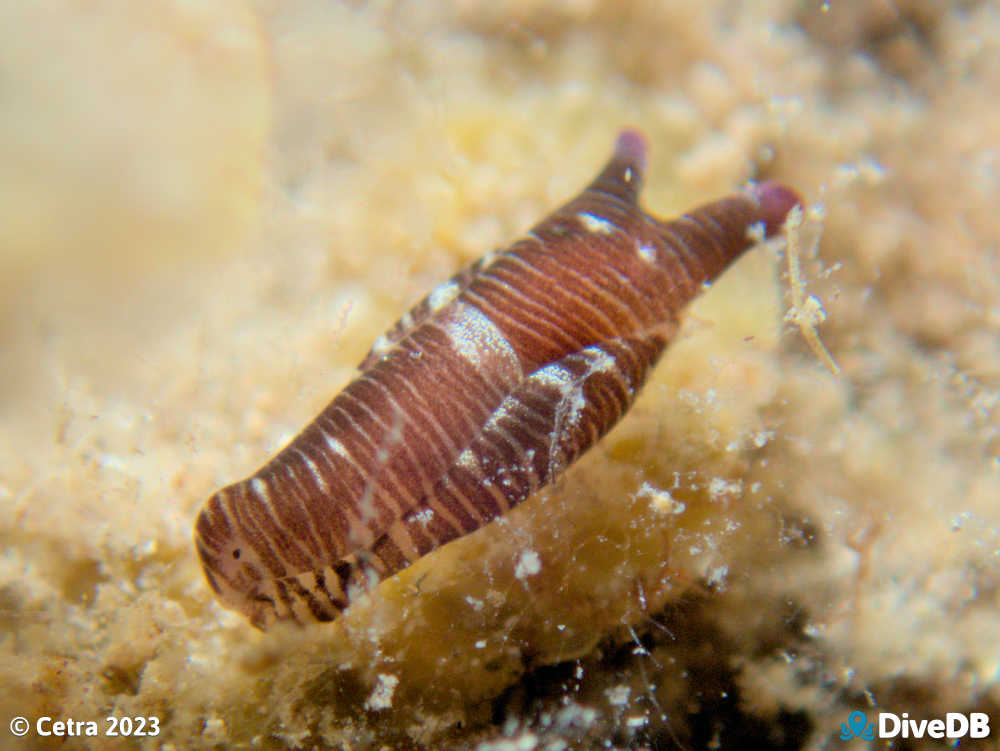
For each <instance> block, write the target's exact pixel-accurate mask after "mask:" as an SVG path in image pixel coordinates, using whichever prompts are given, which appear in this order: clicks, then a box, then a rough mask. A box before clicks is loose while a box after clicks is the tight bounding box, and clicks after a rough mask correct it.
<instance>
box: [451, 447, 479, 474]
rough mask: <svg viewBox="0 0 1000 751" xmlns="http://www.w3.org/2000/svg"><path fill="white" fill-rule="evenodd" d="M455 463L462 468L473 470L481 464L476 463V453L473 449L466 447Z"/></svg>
mask: <svg viewBox="0 0 1000 751" xmlns="http://www.w3.org/2000/svg"><path fill="white" fill-rule="evenodd" d="M455 464H456V465H458V466H459V467H461V468H462V469H468V470H473V469H476V468H477V467H478V466H479V465H478V464H477V463H476V454H475V452H473V450H472V449H465V451H463V452H462V453H461V454H459V455H458V459H456V460H455Z"/></svg>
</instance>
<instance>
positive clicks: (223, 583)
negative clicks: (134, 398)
mask: <svg viewBox="0 0 1000 751" xmlns="http://www.w3.org/2000/svg"><path fill="white" fill-rule="evenodd" d="M645 151H646V149H645V143H644V140H643V138H642V136H641V135H640V134H638V133H636V132H634V131H625V132H623V133H622V134H621V135H620V136H619V138H618V142H617V145H616V148H615V152H614V155H613V156H612V158H611V161H610V162H609V163H608V165H607V166H606V167H605V168H604V170H603V171H602V172H601V173H600V174H599V175H598V176H597V178H596V179H595V180H594V181H593V182H592V183H591V184H590V186H589V187H588V188H587V189H586V190H584V191H583V193H581V194H580V195H579V196H578V197H577V198H575V199H573V200H572V201H570V202H569V203H568V204H566V205H565V206H563V207H562V208H561V209H559V210H558V211H556V212H555V213H554V214H552V215H551V216H549V217H548V218H547V219H545V220H543V221H542V222H541V223H539V224H538V225H537V226H535V227H534V228H533V229H532V230H531V231H530V232H529V233H528V234H527V235H526V236H525V237H523V238H521V239H520V240H518V241H517V242H515V243H514V244H513V245H512V246H511V247H510V248H508V249H507V250H505V251H503V252H501V253H497V254H492V255H490V256H487V257H485V258H483V259H481V260H480V261H478V262H476V263H474V264H473V265H472V266H470V267H468V268H467V269H465V270H463V271H461V272H460V273H458V274H457V275H456V276H455V277H453V278H452V279H451V280H449V281H447V282H445V283H444V284H443V285H441V286H440V287H438V288H437V289H435V290H434V291H432V292H431V293H430V294H429V295H428V296H427V297H426V298H425V299H424V300H422V301H421V302H419V303H418V304H417V305H416V306H415V307H414V308H413V310H412V311H410V312H409V313H408V314H406V315H405V316H404V317H403V318H402V319H401V320H400V321H399V322H398V323H396V324H395V325H394V326H393V327H392V328H391V329H390V330H389V331H388V332H387V333H386V334H385V335H384V336H382V337H379V339H378V341H377V342H376V343H375V345H374V346H373V348H372V350H371V352H370V353H369V354H368V356H367V357H366V358H365V359H364V360H363V361H362V363H361V366H360V370H361V373H360V375H359V376H358V377H357V378H356V379H355V380H354V381H353V382H352V383H351V384H349V385H348V386H347V388H345V389H344V391H343V392H342V393H341V394H339V395H338V396H337V397H336V398H335V399H334V400H333V401H332V402H331V403H330V404H329V406H327V407H326V409H324V410H323V412H322V413H321V414H320V415H319V416H318V417H317V418H316V419H315V420H314V421H313V423H312V424H310V425H309V426H308V427H306V429H305V430H303V431H302V433H300V434H299V435H298V436H297V437H296V438H295V439H294V440H293V441H292V442H291V443H290V444H289V445H288V446H287V447H286V448H285V449H284V450H282V451H281V453H279V454H278V455H277V456H276V457H274V458H273V459H272V460H271V461H270V462H269V463H268V464H266V465H265V466H264V467H263V468H262V469H261V470H260V471H258V472H257V473H256V474H255V475H253V476H252V477H250V478H248V479H246V480H243V481H242V482H238V483H236V484H234V485H230V486H228V487H226V488H223V489H222V490H220V491H219V492H218V493H216V494H215V495H213V496H212V497H211V498H210V499H209V500H208V502H207V503H206V505H205V507H204V509H203V510H202V512H201V514H200V515H199V517H198V521H197V525H196V534H195V540H196V544H197V549H198V553H199V555H200V556H201V560H202V563H203V565H204V568H205V573H206V575H207V577H208V580H209V582H210V583H211V585H212V588H213V589H214V590H215V591H216V593H218V595H219V597H220V598H221V600H222V601H223V603H225V604H226V605H228V606H229V607H232V608H236V609H238V610H241V611H242V612H244V613H245V614H247V615H248V616H249V618H250V620H251V621H252V622H253V623H254V625H256V626H259V627H261V628H263V627H265V626H267V624H269V623H271V622H273V621H275V620H279V619H294V620H296V621H299V622H308V621H314V620H316V621H327V620H332V619H333V618H335V617H336V616H337V614H338V613H339V612H340V611H341V610H343V609H344V608H345V607H347V605H348V604H349V603H350V601H351V599H352V597H354V596H355V594H356V592H359V591H364V590H365V589H367V588H369V587H371V586H373V585H374V583H376V582H377V581H378V580H380V579H382V578H384V577H387V576H390V575H391V574H393V573H395V572H396V571H399V570H400V569H402V568H404V567H406V566H407V565H409V564H410V563H412V562H413V561H414V560H416V559H417V558H418V557H420V556H422V555H424V554H426V553H427V552H429V551H430V550H433V549H434V548H436V547H438V546H439V545H443V544H444V543H446V542H448V541H449V540H453V539H455V538H456V537H460V536H461V535H464V534H467V533H468V532H471V531H473V530H475V529H478V528H479V527H481V526H483V525H484V524H486V523H488V522H489V521H490V520H492V519H495V518H497V517H498V516H500V515H502V514H504V513H506V512H507V511H508V510H509V509H510V508H511V507H512V506H514V505H516V504H518V503H520V502H521V501H523V500H524V499H525V498H527V497H528V496H530V495H531V494H532V493H533V492H535V491H536V490H538V489H539V488H540V487H542V486H543V485H545V484H546V483H548V482H551V481H552V479H553V478H554V477H555V476H557V475H558V474H559V473H560V472H561V471H563V470H564V469H565V468H566V467H568V466H569V465H570V464H571V463H572V462H573V461H574V460H575V459H576V458H577V457H579V456H580V455H581V454H582V453H583V452H585V451H586V450H587V449H589V448H590V447H591V446H593V445H594V443H595V442H596V441H597V440H598V439H599V438H600V437H601V436H602V435H604V434H605V433H606V432H607V431H608V430H609V429H610V428H611V427H612V426H613V425H614V424H615V423H616V422H617V421H618V419H619V418H621V416H622V415H623V414H624V413H625V412H626V411H627V410H628V408H629V406H630V405H631V404H632V401H633V399H634V398H635V395H636V392H637V391H638V390H639V388H640V387H641V386H642V384H643V382H644V381H645V380H646V377H647V375H648V374H649V371H650V369H651V368H652V367H653V365H654V364H655V363H656V361H657V359H658V358H659V357H660V355H661V354H662V353H663V350H664V348H665V347H666V346H667V343H668V342H669V340H670V337H671V335H672V333H673V331H674V330H675V328H676V326H677V322H678V316H679V314H680V312H681V310H682V309H683V307H684V306H685V305H686V304H687V303H688V302H689V301H690V300H691V299H692V298H693V297H695V296H696V295H697V294H698V292H699V290H701V288H702V286H703V285H704V284H706V283H708V282H710V281H711V280H712V279H714V278H715V277H716V276H717V275H718V274H719V273H721V272H722V270H723V269H725V268H726V266H728V265H729V263H730V262H731V261H732V260H733V259H735V258H736V257H737V256H739V255H740V253H742V252H743V251H744V250H746V249H747V248H748V247H750V246H751V245H752V243H753V241H752V240H751V239H750V235H749V234H748V229H749V228H750V226H751V225H754V224H756V223H761V224H762V225H763V227H764V231H765V234H767V235H770V234H773V233H774V232H776V231H777V230H778V228H779V227H780V225H781V223H782V221H783V220H784V217H785V215H786V213H787V212H788V211H789V210H790V209H791V208H792V206H793V205H795V203H797V202H798V199H797V197H796V196H795V194H794V193H793V192H792V191H791V190H789V189H787V188H785V187H783V186H780V185H777V184H773V183H765V184H763V185H759V186H755V187H752V188H750V189H748V190H746V191H744V192H742V193H737V194H734V195H731V196H729V197H727V198H723V199H721V200H719V201H716V202H714V203H710V204H708V205H705V206H702V207H700V208H698V209H696V210H694V211H692V212H691V213H689V214H686V215H684V216H682V217H681V218H679V219H676V220H674V221H670V222H661V221H659V220H658V219H655V218H654V217H651V216H649V215H648V214H646V213H644V212H643V211H642V210H641V209H640V208H639V206H638V194H639V188H640V184H641V182H642V174H643V170H644V168H645Z"/></svg>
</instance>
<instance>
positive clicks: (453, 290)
mask: <svg viewBox="0 0 1000 751" xmlns="http://www.w3.org/2000/svg"><path fill="white" fill-rule="evenodd" d="M458 293H459V287H458V285H457V284H455V282H445V283H444V284H439V285H438V286H437V287H435V288H434V289H432V290H431V293H430V294H429V295H427V307H428V308H430V311H431V312H432V313H436V312H437V311H439V310H441V308H443V307H444V306H445V305H447V304H448V303H450V302H451V301H452V300H454V299H455V298H456V297H458Z"/></svg>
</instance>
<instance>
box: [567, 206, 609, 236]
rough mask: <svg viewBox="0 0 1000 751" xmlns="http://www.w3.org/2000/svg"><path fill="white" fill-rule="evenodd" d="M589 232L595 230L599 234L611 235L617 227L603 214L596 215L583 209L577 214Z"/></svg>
mask: <svg viewBox="0 0 1000 751" xmlns="http://www.w3.org/2000/svg"><path fill="white" fill-rule="evenodd" d="M576 218H577V219H579V220H580V222H581V223H582V224H583V226H584V227H585V228H586V229H587V231H588V232H595V233H597V234H598V235H610V234H613V233H614V231H615V230H616V229H617V227H615V225H614V223H613V222H609V221H608V220H607V219H605V218H604V217H602V216H595V215H594V214H588V213H586V212H585V211H581V212H580V213H579V214H577V215H576Z"/></svg>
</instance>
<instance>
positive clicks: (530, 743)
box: [476, 722, 552, 751]
mask: <svg viewBox="0 0 1000 751" xmlns="http://www.w3.org/2000/svg"><path fill="white" fill-rule="evenodd" d="M515 730H516V725H515V724H514V723H509V722H508V723H505V724H504V728H503V731H502V732H504V733H505V734H508V735H514V732H515ZM551 745H552V744H549V745H548V746H546V747H545V748H546V751H548V749H549V748H551ZM537 747H538V736H537V735H535V734H534V733H532V732H531V731H530V730H522V731H521V732H520V733H519V734H518V735H516V736H514V737H512V738H503V739H501V740H498V741H485V742H483V743H480V744H479V745H478V746H476V751H535V749H536V748H537Z"/></svg>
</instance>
